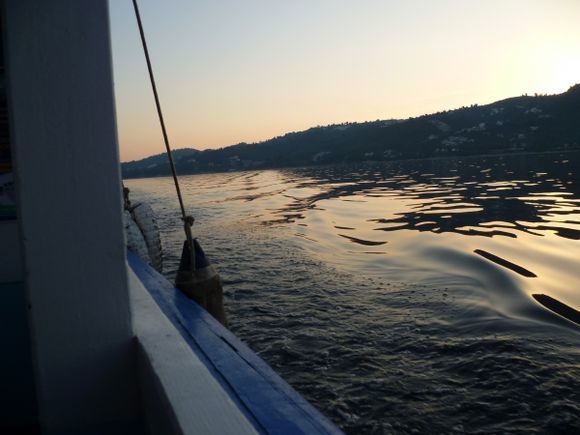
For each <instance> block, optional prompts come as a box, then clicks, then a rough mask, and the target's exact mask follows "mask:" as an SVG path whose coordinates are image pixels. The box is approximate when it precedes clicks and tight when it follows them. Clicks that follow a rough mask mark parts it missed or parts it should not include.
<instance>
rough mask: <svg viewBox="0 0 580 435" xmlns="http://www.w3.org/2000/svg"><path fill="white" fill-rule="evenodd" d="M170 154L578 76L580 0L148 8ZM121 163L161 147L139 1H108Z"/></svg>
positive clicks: (219, 1) (150, 1) (478, 99)
mask: <svg viewBox="0 0 580 435" xmlns="http://www.w3.org/2000/svg"><path fill="white" fill-rule="evenodd" d="M139 5H140V10H141V15H142V18H143V21H144V25H145V31H146V34H147V39H148V43H149V46H150V51H151V56H152V61H153V66H154V70H155V73H156V77H157V81H158V87H159V93H160V97H161V102H162V105H163V108H164V111H165V114H166V118H167V119H166V121H167V126H168V130H169V135H170V139H171V141H172V144H173V147H174V148H182V147H196V148H200V149H203V148H216V147H221V146H227V145H231V144H234V143H238V142H241V141H246V142H253V141H258V140H263V139H267V138H269V137H272V136H276V135H279V134H284V133H286V132H288V131H294V130H301V129H306V128H308V127H311V126H314V125H319V124H322V125H323V124H329V123H338V122H344V121H365V120H374V119H387V118H404V117H408V116H414V115H419V114H423V113H428V112H433V111H438V110H441V109H450V108H454V107H458V106H462V105H468V104H472V103H480V104H482V103H487V102H491V101H494V100H497V99H501V98H505V97H510V96H514V95H520V94H522V93H525V92H528V93H534V92H541V93H544V92H545V93H556V92H562V91H564V90H565V89H567V87H568V86H570V85H571V84H573V83H578V82H580V25H579V24H578V23H580V0H501V1H500V0H439V1H435V0H423V1H418V0H406V1H394V0H383V1H379V0H358V1H346V0H334V1H331V0H309V1H306V0H294V1H282V0H277V1H276V0H270V1H266V0H237V1H233V0H212V1H209V0H199V1H196V0H165V1H162V0H140V1H139ZM110 13H111V27H112V37H113V56H114V69H115V92H116V97H117V114H118V122H119V142H120V147H121V158H122V160H124V161H125V160H131V159H135V158H141V157H144V156H147V155H151V154H156V153H159V152H162V151H163V144H162V141H161V135H160V133H159V127H158V124H157V120H156V117H155V116H156V114H155V108H154V103H153V98H152V94H151V89H150V86H149V84H148V81H147V71H146V66H145V61H144V58H143V53H142V50H141V46H140V41H139V35H138V30H137V26H136V22H135V17H134V14H133V7H132V2H131V0H110Z"/></svg>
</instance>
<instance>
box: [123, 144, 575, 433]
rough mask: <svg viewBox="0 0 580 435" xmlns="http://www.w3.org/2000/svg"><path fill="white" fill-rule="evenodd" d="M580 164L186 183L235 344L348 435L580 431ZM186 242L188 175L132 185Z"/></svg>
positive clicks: (415, 164) (334, 171)
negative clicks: (183, 216)
mask: <svg viewBox="0 0 580 435" xmlns="http://www.w3.org/2000/svg"><path fill="white" fill-rule="evenodd" d="M579 174H580V155H579V154H578V153H552V154H543V155H519V156H496V157H479V158H454V159H436V160H420V161H407V162H387V163H364V164H357V165H341V166H327V167H312V168H295V169H281V170H265V171H246V172H232V173H219V174H201V175H192V176H184V177H181V185H182V191H183V193H184V199H185V204H186V207H187V209H188V211H189V212H190V213H191V214H193V215H194V216H195V219H196V223H195V225H194V233H195V236H196V237H198V239H199V240H200V242H201V244H202V246H203V247H204V249H205V250H206V253H207V254H208V256H209V258H210V260H211V261H212V262H213V263H214V265H216V267H217V268H218V269H219V271H220V273H221V276H222V278H223V280H224V288H225V296H226V297H225V303H226V311H227V313H228V316H229V320H230V327H231V329H232V331H233V332H234V333H235V334H236V335H238V337H240V338H241V339H242V340H243V341H245V342H246V343H247V344H248V345H249V346H250V347H251V348H252V349H253V350H254V351H255V352H256V353H258V354H259V355H260V356H261V357H262V358H263V359H264V360H266V361H267V362H268V363H269V364H270V366H271V367H272V368H274V369H275V370H276V371H277V372H278V373H279V374H280V375H281V376H282V377H283V378H284V379H285V380H286V381H287V382H288V383H290V384H291V385H292V386H293V387H294V388H295V389H297V390H298V391H299V392H300V393H301V394H302V395H303V396H304V397H306V398H307V399H308V400H309V401H310V402H311V403H312V404H314V405H315V406H316V407H317V408H319V409H320V410H321V411H322V412H323V413H324V414H326V415H327V416H328V417H329V418H330V419H331V420H333V421H334V422H335V423H336V424H337V425H338V426H340V427H341V428H342V429H344V430H345V431H346V432H348V433H452V432H459V433H460V432H468V433H518V432H520V433H528V432H534V431H537V432H542V433H545V432H551V433H566V432H575V431H576V433H580V432H578V431H580V326H579V325H576V324H574V323H573V322H570V321H568V320H566V319H564V318H562V317H561V316H559V315H558V314H555V313H553V312H552V311H550V310H548V309H546V308H545V307H543V306H542V305H540V304H539V303H538V302H536V300H535V299H534V297H533V296H532V295H534V294H545V295H548V296H550V297H552V298H554V299H557V300H558V301H560V302H562V303H564V304H566V305H568V306H570V307H572V308H574V309H576V310H578V309H580V177H579ZM126 185H127V186H128V187H129V188H130V189H131V195H132V199H133V201H138V200H145V201H148V202H149V203H150V204H151V205H152V206H153V208H154V210H155V211H156V213H157V216H158V221H159V225H160V228H161V235H162V242H163V246H164V255H165V257H164V261H165V274H166V275H167V276H168V277H169V278H173V277H174V274H175V270H176V267H177V264H178V256H179V254H180V250H181V244H182V241H183V234H182V233H183V230H182V225H181V222H180V219H179V211H178V203H177V200H176V197H175V193H174V188H173V185H172V179H170V178H154V179H141V180H128V181H126Z"/></svg>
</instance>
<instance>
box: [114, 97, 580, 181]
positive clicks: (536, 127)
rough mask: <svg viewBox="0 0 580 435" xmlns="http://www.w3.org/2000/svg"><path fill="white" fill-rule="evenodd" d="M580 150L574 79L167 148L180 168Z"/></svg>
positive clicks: (159, 160) (150, 171)
mask: <svg viewBox="0 0 580 435" xmlns="http://www.w3.org/2000/svg"><path fill="white" fill-rule="evenodd" d="M570 149H580V85H575V86H572V87H571V88H570V89H569V90H568V91H567V92H565V93H563V94H559V95H534V96H528V95H524V96H521V97H515V98H509V99H506V100H502V101H497V102H495V103H492V104H487V105H484V106H478V105H473V106H470V107H462V108H460V109H455V110H448V111H444V112H438V113H433V114H429V115H423V116H420V117H417V118H409V119H405V120H386V121H384V120H383V121H372V122H363V123H345V124H339V125H329V126H325V127H313V128H310V129H308V130H305V131H300V132H294V133H288V134H286V135H284V136H279V137H275V138H273V139H269V140H266V141H264V142H259V143H254V144H247V143H240V144H237V145H232V146H228V147H225V148H221V149H217V150H205V151H197V150H194V149H180V150H176V151H174V152H173V155H174V159H175V162H176V167H177V171H178V173H179V174H192V173H197V172H210V171H229V170H240V169H263V168H279V167H285V166H304V165H316V164H329V163H348V162H358V161H365V160H395V159H410V158H425V157H437V156H453V155H473V154H487V153H514V152H522V151H551V150H570ZM122 171H123V177H124V178H136V177H152V176H160V175H169V174H170V170H169V165H168V163H167V158H166V157H165V155H164V154H160V155H157V156H152V157H148V158H146V159H143V160H139V161H132V162H128V163H123V164H122Z"/></svg>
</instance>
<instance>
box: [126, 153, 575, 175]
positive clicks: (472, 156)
mask: <svg viewBox="0 0 580 435" xmlns="http://www.w3.org/2000/svg"><path fill="white" fill-rule="evenodd" d="M573 153H580V148H573V149H568V150H548V151H518V152H513V153H490V154H468V155H467V154H466V155H453V156H432V157H415V158H407V159H393V160H361V161H356V162H337V163H327V164H320V165H316V164H312V165H296V166H272V167H264V168H253V169H251V168H248V169H243V168H240V169H229V170H227V171H199V172H192V173H186V174H179V173H178V174H177V175H178V176H181V177H186V176H190V175H205V174H228V173H238V172H257V171H276V170H283V169H302V168H325V167H330V166H346V165H368V164H377V163H398V162H424V161H429V160H457V159H480V158H483V157H493V158H497V157H518V156H540V155H552V154H573ZM170 177H171V175H170V174H169V175H152V176H149V177H130V178H123V180H142V179H148V178H170Z"/></svg>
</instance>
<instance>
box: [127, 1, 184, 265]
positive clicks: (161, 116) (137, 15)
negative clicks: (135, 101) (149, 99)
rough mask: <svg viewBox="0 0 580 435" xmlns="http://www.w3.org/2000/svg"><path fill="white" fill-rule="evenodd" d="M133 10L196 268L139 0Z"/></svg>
mask: <svg viewBox="0 0 580 435" xmlns="http://www.w3.org/2000/svg"><path fill="white" fill-rule="evenodd" d="M133 8H134V9H135V17H136V18H137V25H138V26H139V34H140V35H141V43H142V44H143V52H144V53H145V60H146V61H147V70H148V71H149V80H150V81H151V88H152V89H153V96H154V97H155V107H156V108H157V115H158V116H159V124H160V125H161V132H162V133H163V142H164V143H165V149H166V151H167V158H168V159H169V166H170V167H171V174H172V175H173V182H174V184H175V191H176V192H177V199H178V200H179V207H180V208H181V219H182V220H183V226H184V229H185V237H186V239H187V243H188V244H189V248H190V252H191V255H192V265H193V267H194V268H195V258H194V255H195V250H194V246H193V237H192V236H191V226H192V225H193V221H194V219H193V217H192V216H189V215H187V214H186V213H185V207H184V205H183V197H182V196H181V189H180V187H179V180H178V179H177V172H176V171H175V163H174V162H173V156H172V155H171V146H170V145H169V138H168V136H167V130H166V129H165V121H164V119H163V111H162V110H161V103H160V102H159V95H158V93H157V86H156V84H155V76H154V75H153V68H152V67H151V59H150V58H149V49H148V48H147V41H146V40H145V32H144V31H143V23H142V22H141V15H140V14H139V6H138V5H137V0H133Z"/></svg>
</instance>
